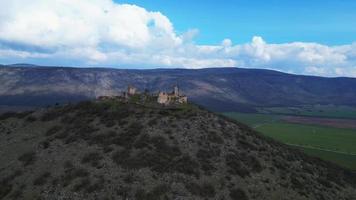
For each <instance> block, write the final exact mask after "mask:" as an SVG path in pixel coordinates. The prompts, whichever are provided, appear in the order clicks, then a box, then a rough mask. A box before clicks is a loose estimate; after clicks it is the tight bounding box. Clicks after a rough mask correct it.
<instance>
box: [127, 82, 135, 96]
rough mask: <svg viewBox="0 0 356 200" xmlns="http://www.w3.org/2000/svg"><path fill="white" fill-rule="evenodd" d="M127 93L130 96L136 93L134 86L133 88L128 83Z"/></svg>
mask: <svg viewBox="0 0 356 200" xmlns="http://www.w3.org/2000/svg"><path fill="white" fill-rule="evenodd" d="M127 94H128V95H130V96H132V95H135V94H136V88H134V87H132V86H131V85H129V86H128V87H127Z"/></svg>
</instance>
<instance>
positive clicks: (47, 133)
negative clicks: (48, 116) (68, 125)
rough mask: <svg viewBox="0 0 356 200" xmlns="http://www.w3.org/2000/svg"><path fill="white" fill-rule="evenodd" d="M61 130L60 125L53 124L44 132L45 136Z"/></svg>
mask: <svg viewBox="0 0 356 200" xmlns="http://www.w3.org/2000/svg"><path fill="white" fill-rule="evenodd" d="M60 130H62V127H60V126H53V127H51V128H50V129H48V130H47V132H46V133H45V135H46V136H51V135H54V134H56V133H57V132H58V131H60Z"/></svg>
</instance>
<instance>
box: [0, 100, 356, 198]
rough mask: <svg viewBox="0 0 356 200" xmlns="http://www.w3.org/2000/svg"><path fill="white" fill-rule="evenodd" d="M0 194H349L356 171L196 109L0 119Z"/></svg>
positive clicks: (44, 113)
mask: <svg viewBox="0 0 356 200" xmlns="http://www.w3.org/2000/svg"><path fill="white" fill-rule="evenodd" d="M0 137H1V138H2V139H1V140H0V152H1V156H0V178H1V180H0V181H1V184H0V199H88V200H90V199H138V200H141V199H142V200H148V199H152V200H157V199H184V200H193V199H194V200H199V199H219V200H220V199H233V200H248V199H256V200H263V199H266V200H269V199H284V200H288V199H293V200H304V199H318V200H335V199H338V200H353V199H354V197H355V196H356V175H355V174H353V173H352V172H350V171H347V170H344V169H342V168H340V167H338V166H335V165H333V164H331V163H327V162H324V161H321V160H319V159H316V158H312V157H309V156H306V155H304V154H303V153H301V152H299V151H297V150H294V149H291V148H289V147H287V146H286V145H282V144H280V143H277V142H274V141H273V140H271V139H268V138H265V137H263V136H261V135H260V134H258V133H256V132H254V131H252V130H251V129H249V128H248V127H246V126H244V125H242V124H239V123H236V122H234V121H230V120H227V119H226V118H224V117H222V116H218V115H215V114H213V113H211V112H208V111H206V110H203V109H200V108H198V107H196V106H193V105H182V106H178V107H171V108H167V107H160V106H157V105H154V104H152V105H137V104H131V103H119V102H113V101H102V102H83V103H79V104H75V105H66V106H62V107H52V108H48V109H42V110H38V111H35V112H25V113H17V114H16V113H7V114H4V115H2V116H1V117H0Z"/></svg>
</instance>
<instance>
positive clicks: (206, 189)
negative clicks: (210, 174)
mask: <svg viewBox="0 0 356 200" xmlns="http://www.w3.org/2000/svg"><path fill="white" fill-rule="evenodd" d="M185 188H186V189H187V190H188V191H189V192H190V193H191V194H193V195H198V196H201V197H210V198H212V197H214V196H215V188H214V186H213V185H211V184H209V183H203V184H202V185H199V184H197V183H194V182H191V183H187V184H185Z"/></svg>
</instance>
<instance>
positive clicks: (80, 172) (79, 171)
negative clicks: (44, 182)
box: [62, 166, 89, 186]
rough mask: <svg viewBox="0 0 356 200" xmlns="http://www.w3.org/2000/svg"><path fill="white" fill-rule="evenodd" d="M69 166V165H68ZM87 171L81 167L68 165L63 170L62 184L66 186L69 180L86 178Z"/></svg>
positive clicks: (69, 182)
mask: <svg viewBox="0 0 356 200" xmlns="http://www.w3.org/2000/svg"><path fill="white" fill-rule="evenodd" d="M68 167H69V166H68ZM88 176H89V172H88V171H87V170H85V169H83V168H75V167H70V168H67V169H66V170H65V171H64V175H63V176H62V182H63V186H68V185H70V184H71V182H72V181H73V180H75V179H77V178H87V177H88Z"/></svg>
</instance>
